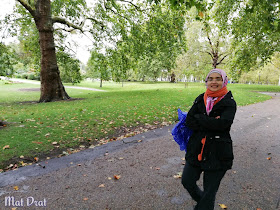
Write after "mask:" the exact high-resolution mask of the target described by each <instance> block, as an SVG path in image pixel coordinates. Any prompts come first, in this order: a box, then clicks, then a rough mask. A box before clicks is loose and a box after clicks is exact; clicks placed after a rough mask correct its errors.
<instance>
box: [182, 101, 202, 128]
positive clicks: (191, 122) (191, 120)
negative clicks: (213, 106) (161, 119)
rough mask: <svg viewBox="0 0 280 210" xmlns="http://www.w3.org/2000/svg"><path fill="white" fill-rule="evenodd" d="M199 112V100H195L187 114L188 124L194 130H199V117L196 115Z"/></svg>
mask: <svg viewBox="0 0 280 210" xmlns="http://www.w3.org/2000/svg"><path fill="white" fill-rule="evenodd" d="M197 113H198V107H197V101H196V100H195V101H194V103H193V105H192V107H191V109H190V110H189V112H188V114H187V119H186V122H185V123H186V126H187V127H189V128H190V129H192V130H199V129H200V125H199V124H198V121H197V119H196V118H195V117H194V116H195V115H196V114H197Z"/></svg>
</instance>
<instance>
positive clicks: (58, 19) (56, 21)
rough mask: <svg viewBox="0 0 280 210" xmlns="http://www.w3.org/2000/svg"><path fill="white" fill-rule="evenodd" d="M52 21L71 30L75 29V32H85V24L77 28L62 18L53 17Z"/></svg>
mask: <svg viewBox="0 0 280 210" xmlns="http://www.w3.org/2000/svg"><path fill="white" fill-rule="evenodd" d="M52 21H53V23H61V24H64V25H67V26H68V27H69V28H73V30H75V29H77V30H80V31H81V32H83V25H84V22H83V23H82V24H81V26H77V25H75V24H73V23H70V22H69V21H67V20H66V19H64V18H61V17H53V18H52Z"/></svg>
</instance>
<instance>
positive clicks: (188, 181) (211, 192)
mask: <svg viewBox="0 0 280 210" xmlns="http://www.w3.org/2000/svg"><path fill="white" fill-rule="evenodd" d="M201 173H202V170H201V169H200V168H199V167H194V166H192V165H190V164H189V163H188V162H186V165H185V168H184V171H183V175H182V184H183V186H184V187H185V188H186V189H187V191H188V192H189V194H190V195H191V197H192V198H193V200H195V201H196V202H197V205H196V206H195V208H194V209H195V210H213V209H214V206H215V198H216V193H217V191H218V189H219V186H220V182H221V180H222V178H223V177H224V175H225V173H226V170H219V171H204V173H203V191H202V190H201V189H200V188H199V187H198V186H197V184H196V182H197V181H198V180H199V178H200V174H201Z"/></svg>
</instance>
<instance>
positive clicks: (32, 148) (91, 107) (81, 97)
mask: <svg viewBox="0 0 280 210" xmlns="http://www.w3.org/2000/svg"><path fill="white" fill-rule="evenodd" d="M78 86H83V87H91V88H99V83H98V82H82V83H81V84H79V85H78ZM28 88H31V89H32V90H33V91H27V90H22V89H28ZM38 88H39V86H38V85H32V84H17V83H14V84H5V83H4V82H3V81H2V82H1V81H0V89H1V91H0V119H2V120H5V121H7V122H9V124H8V126H7V127H5V128H3V129H1V130H0V151H1V153H0V169H5V168H6V167H7V166H8V165H9V164H15V163H16V162H17V163H18V165H19V166H20V165H22V164H25V163H26V162H28V161H27V159H29V162H32V160H34V157H39V159H44V158H46V157H48V156H50V157H52V156H57V155H58V154H69V153H73V152H76V151H78V149H77V148H80V149H83V148H86V147H89V146H94V145H95V146H97V145H101V144H104V143H107V142H109V141H112V140H115V139H117V138H118V137H120V136H121V138H123V136H125V135H126V136H130V135H133V134H136V133H139V132H144V131H146V130H148V129H151V128H154V127H159V126H164V125H168V124H173V123H175V122H176V120H177V109H178V108H181V109H182V110H183V111H187V110H188V109H189V108H190V107H191V105H192V102H193V101H194V99H195V98H196V97H197V96H198V95H199V94H200V93H202V92H204V90H205V86H204V85H203V84H200V83H189V84H188V86H187V87H186V88H185V84H184V83H175V84H171V83H164V82H158V83H144V82H126V83H124V86H123V87H122V84H121V83H114V82H105V83H104V84H103V88H102V89H103V90H106V92H97V91H89V90H78V89H70V88H69V89H66V90H67V93H68V94H69V95H70V96H71V97H72V98H75V99H77V100H71V101H59V102H52V103H40V104H39V103H35V101H38V99H39V96H40V92H39V91H38ZM36 89H37V91H36ZM228 89H229V90H232V92H233V95H234V97H235V99H236V101H237V103H238V105H239V106H243V105H247V104H252V103H257V102H261V101H264V100H267V99H269V98H270V96H267V95H261V94H259V93H256V91H277V92H280V87H278V86H268V85H240V84H230V85H228ZM119 139H120V138H119ZM6 145H9V148H8V149H3V148H4V147H5V146H6ZM20 156H24V157H25V158H24V159H20V158H19V157H20ZM20 160H22V161H23V162H21V163H19V161H20Z"/></svg>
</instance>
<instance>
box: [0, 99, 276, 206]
mask: <svg viewBox="0 0 280 210" xmlns="http://www.w3.org/2000/svg"><path fill="white" fill-rule="evenodd" d="M279 104H280V96H279V94H278V95H274V97H273V99H271V100H268V101H265V102H262V103H258V104H253V105H249V106H244V107H238V111H237V114H236V119H235V121H234V124H233V126H232V131H231V134H232V139H233V142H234V154H235V161H234V166H233V169H232V170H230V171H228V172H227V174H226V176H225V178H224V179H223V181H222V183H221V187H220V189H219V192H218V194H217V200H216V203H217V204H216V207H215V209H220V207H219V206H218V203H219V204H225V205H226V206H227V207H228V209H229V210H251V209H252V210H256V209H257V208H260V209H262V210H274V209H279V198H280V197H279V196H280V194H279V189H280V177H279V174H280V161H279V160H280V152H279V151H280V141H279V140H280V129H279V126H280V123H279V122H280V106H279ZM171 129H172V126H169V127H164V128H162V129H157V130H153V131H149V132H147V133H143V134H140V135H137V136H134V137H131V138H127V139H124V141H123V142H122V141H117V142H112V143H109V144H107V145H103V146H100V147H96V148H94V149H88V150H85V151H83V152H80V153H76V154H73V155H70V156H66V157H62V158H57V159H52V160H49V161H48V162H42V163H41V165H42V166H45V168H43V167H41V166H36V165H33V166H28V167H24V168H20V169H18V170H17V171H10V172H6V173H3V174H0V186H1V188H0V209H1V210H2V209H12V206H11V205H10V206H9V207H8V206H7V204H6V206H5V199H7V198H12V197H13V198H14V199H15V200H16V201H19V202H18V204H20V201H22V205H23V206H24V207H23V208H17V209H50V210H56V209H71V210H73V209H82V210H85V209H91V210H92V209H95V210H105V209H112V210H130V209H131V210H132V209H133V210H134V209H135V210H138V209H139V210H146V209H147V210H173V209H174V210H177V209H178V210H181V209H182V210H183V209H186V210H188V209H190V210H191V209H192V208H193V205H194V202H193V201H192V200H191V198H190V197H189V195H188V194H187V192H186V191H185V189H184V188H183V187H182V185H181V183H180V178H178V175H180V172H181V171H182V169H183V165H182V163H183V162H184V161H183V160H182V159H183V158H184V152H182V151H180V150H179V147H178V145H177V144H176V143H175V142H174V141H173V140H172V136H171V135H170V130H171ZM139 140H141V141H139ZM57 164H58V165H57ZM17 188H18V190H17ZM9 196H10V197H9ZM21 199H22V200H21ZM32 199H34V203H33V205H32V206H30V207H28V206H27V204H28V203H27V201H30V202H31V201H32ZM35 201H38V202H37V203H36V204H37V205H45V204H46V207H45V208H43V207H36V206H35ZM39 201H40V202H39Z"/></svg>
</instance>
